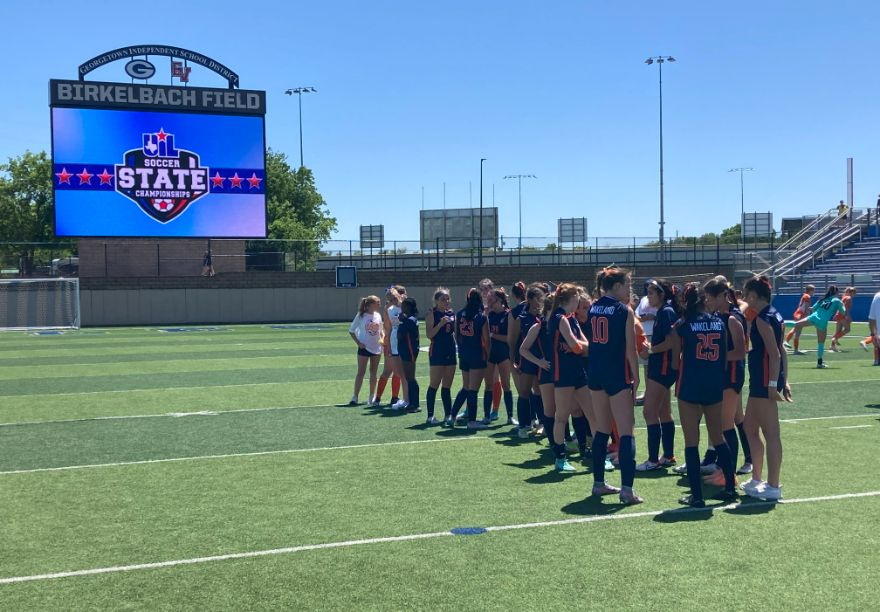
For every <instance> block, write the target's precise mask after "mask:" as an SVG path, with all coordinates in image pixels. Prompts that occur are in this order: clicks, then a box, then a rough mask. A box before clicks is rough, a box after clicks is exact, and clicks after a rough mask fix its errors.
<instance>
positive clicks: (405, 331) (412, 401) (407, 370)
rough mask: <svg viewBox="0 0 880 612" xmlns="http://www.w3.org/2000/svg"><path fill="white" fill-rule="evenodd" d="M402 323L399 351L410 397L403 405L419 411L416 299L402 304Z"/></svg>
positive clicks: (410, 299)
mask: <svg viewBox="0 0 880 612" xmlns="http://www.w3.org/2000/svg"><path fill="white" fill-rule="evenodd" d="M400 308H401V310H402V311H403V312H402V313H401V314H400V325H399V326H398V328H397V351H398V355H400V361H401V363H402V364H403V375H404V378H405V379H406V384H407V388H408V390H409V397H408V398H407V405H406V406H401V408H405V409H406V410H408V411H409V412H418V411H419V410H421V408H420V407H419V383H418V380H417V379H416V359H417V358H418V356H419V320H418V318H417V317H418V315H419V311H418V308H417V307H416V301H415V300H414V299H413V298H411V297H408V298H406V299H405V300H403V302H402V303H401V305H400Z"/></svg>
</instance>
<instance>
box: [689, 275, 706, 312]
mask: <svg viewBox="0 0 880 612" xmlns="http://www.w3.org/2000/svg"><path fill="white" fill-rule="evenodd" d="M705 310H706V305H705V303H704V302H703V296H701V295H700V286H699V285H698V284H697V283H688V284H687V286H686V287H685V289H684V318H685V319H688V320H690V319H693V318H695V317H696V316H697V315H699V314H700V313H702V312H705Z"/></svg>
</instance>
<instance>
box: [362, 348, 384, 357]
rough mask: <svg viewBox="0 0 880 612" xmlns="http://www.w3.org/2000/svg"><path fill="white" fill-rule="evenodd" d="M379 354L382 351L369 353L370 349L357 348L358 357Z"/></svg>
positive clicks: (376, 355)
mask: <svg viewBox="0 0 880 612" xmlns="http://www.w3.org/2000/svg"><path fill="white" fill-rule="evenodd" d="M381 354H382V353H371V352H370V351H368V350H367V349H365V348H359V349H358V357H378V356H379V355H381Z"/></svg>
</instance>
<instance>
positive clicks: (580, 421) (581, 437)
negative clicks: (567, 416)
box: [571, 416, 590, 452]
mask: <svg viewBox="0 0 880 612" xmlns="http://www.w3.org/2000/svg"><path fill="white" fill-rule="evenodd" d="M571 424H572V426H573V427H574V435H575V437H576V438H577V441H578V448H579V449H581V452H583V451H585V450H586V449H587V430H588V429H589V427H590V426H589V425H587V417H585V416H579V417H572V418H571Z"/></svg>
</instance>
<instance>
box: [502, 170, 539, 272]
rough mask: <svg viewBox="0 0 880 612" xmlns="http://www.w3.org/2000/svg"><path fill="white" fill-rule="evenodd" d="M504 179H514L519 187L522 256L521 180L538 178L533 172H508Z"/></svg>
mask: <svg viewBox="0 0 880 612" xmlns="http://www.w3.org/2000/svg"><path fill="white" fill-rule="evenodd" d="M504 178H505V179H516V182H517V185H518V188H519V253H520V257H522V180H523V179H524V178H532V179H536V178H538V177H537V176H535V175H534V174H508V175H507V176H505V177H504Z"/></svg>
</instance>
